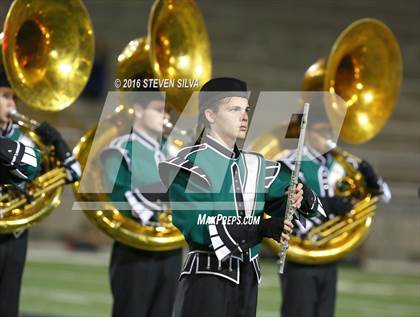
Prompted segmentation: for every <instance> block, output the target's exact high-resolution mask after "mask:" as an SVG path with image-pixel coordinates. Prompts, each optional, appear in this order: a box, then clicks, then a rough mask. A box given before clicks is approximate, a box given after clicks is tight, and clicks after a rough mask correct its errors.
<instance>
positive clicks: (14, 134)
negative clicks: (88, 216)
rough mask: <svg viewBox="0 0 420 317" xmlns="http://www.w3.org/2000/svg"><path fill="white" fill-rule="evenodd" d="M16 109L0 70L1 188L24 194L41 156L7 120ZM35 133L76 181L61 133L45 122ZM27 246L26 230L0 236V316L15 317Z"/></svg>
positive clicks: (75, 169) (75, 166)
mask: <svg viewBox="0 0 420 317" xmlns="http://www.w3.org/2000/svg"><path fill="white" fill-rule="evenodd" d="M15 108H16V96H15V93H14V91H13V89H12V88H11V87H10V84H9V81H8V79H7V76H6V74H5V73H4V70H3V69H2V67H1V66H0V129H1V137H0V145H1V146H0V172H1V173H0V175H1V176H0V185H5V184H10V185H13V186H15V188H16V189H17V190H19V191H23V192H24V191H25V184H26V183H27V182H30V181H31V180H33V179H34V178H35V177H36V176H38V174H39V172H40V171H41V153H40V151H39V149H38V147H37V145H36V144H35V143H34V142H33V141H32V140H31V139H30V138H29V137H27V136H26V135H25V134H23V133H22V131H21V130H20V128H19V126H18V125H16V124H14V123H13V121H12V119H11V118H10V116H9V111H10V110H12V109H15ZM36 133H37V134H38V135H39V136H40V137H41V139H42V141H43V142H44V143H45V144H47V145H54V147H55V153H56V156H57V158H58V159H59V160H60V161H61V163H62V165H63V166H64V167H65V168H66V171H67V180H68V182H73V181H75V180H77V179H78V178H79V176H80V166H79V164H78V162H77V161H76V159H75V158H74V157H73V155H72V153H71V151H70V149H69V147H68V145H67V144H66V143H65V141H64V140H63V138H62V137H61V135H60V133H59V132H58V131H57V130H56V129H55V128H53V127H52V126H50V125H49V124H48V123H46V122H44V123H42V124H41V125H40V126H39V127H38V128H37V129H36ZM0 216H4V215H0ZM27 245H28V232H27V230H24V231H19V232H14V233H11V234H0V316H5V317H14V316H18V310H19V294H20V287H21V281H22V274H23V269H24V265H25V259H26V250H27Z"/></svg>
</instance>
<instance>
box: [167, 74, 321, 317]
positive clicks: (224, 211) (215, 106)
mask: <svg viewBox="0 0 420 317" xmlns="http://www.w3.org/2000/svg"><path fill="white" fill-rule="evenodd" d="M199 107H200V119H199V126H198V130H197V132H198V133H201V132H202V131H203V130H202V129H201V128H204V133H203V134H202V139H201V143H198V144H196V145H195V146H192V147H187V148H184V149H182V150H181V151H180V152H179V153H178V155H177V156H176V157H174V158H172V159H170V160H169V161H166V162H162V163H160V165H159V172H160V175H161V178H162V181H163V182H164V183H165V185H167V187H168V188H169V194H170V201H171V204H172V210H173V223H174V224H175V226H177V227H178V228H179V229H180V230H181V231H182V233H183V234H184V237H185V239H186V241H187V242H188V245H189V248H190V252H189V255H188V258H187V259H186V261H185V264H184V267H183V269H182V273H181V277H180V282H179V286H178V290H177V297H176V301H175V309H174V310H175V316H176V317H181V316H182V317H187V316H201V317H206V316H255V315H256V306H257V292H258V283H259V282H260V280H261V272H260V267H259V260H258V257H259V243H260V241H261V239H262V238H263V237H269V238H273V239H275V240H277V241H279V240H280V238H281V234H282V230H283V228H285V229H286V231H288V232H291V229H292V224H291V223H290V222H287V221H283V216H284V209H285V205H286V200H287V194H286V188H287V186H288V185H289V183H290V176H291V172H290V170H289V169H288V168H287V167H286V166H284V165H282V164H280V163H277V162H272V161H267V160H265V159H264V158H263V157H262V156H261V155H258V154H254V153H245V152H242V151H240V150H239V149H238V147H237V146H236V140H237V139H243V138H244V137H245V135H246V132H247V129H248V111H249V104H248V92H247V86H246V83H245V82H243V81H241V80H238V79H234V78H217V79H212V80H210V81H209V82H207V83H206V84H205V85H204V86H203V87H202V89H201V91H200V96H199ZM294 206H296V207H297V208H300V209H299V210H300V213H301V214H302V215H303V216H305V217H308V216H314V215H316V214H317V213H318V208H319V209H320V210H322V206H321V205H320V204H319V201H318V198H317V197H316V196H315V195H314V194H313V192H312V191H311V190H308V189H307V188H305V187H304V186H303V185H302V184H299V186H298V187H297V190H296V194H295V200H294ZM263 210H264V211H266V212H268V213H270V214H271V215H272V216H273V217H272V218H270V219H262V217H261V215H262V212H263ZM220 216H225V217H228V219H230V220H231V221H232V222H229V220H227V221H217V220H216V219H217V218H218V217H220ZM215 217H216V218H215ZM252 217H255V219H257V220H258V221H255V222H252ZM200 219H201V220H200ZM203 219H207V220H208V221H205V222H204V223H203V222H200V221H202V220H203ZM233 219H235V220H233ZM250 222H251V223H250ZM282 239H288V235H287V234H283V235H282Z"/></svg>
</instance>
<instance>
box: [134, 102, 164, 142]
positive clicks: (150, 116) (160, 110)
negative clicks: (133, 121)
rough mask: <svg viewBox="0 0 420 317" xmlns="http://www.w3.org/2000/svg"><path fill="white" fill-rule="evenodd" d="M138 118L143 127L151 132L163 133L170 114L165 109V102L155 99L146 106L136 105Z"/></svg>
mask: <svg viewBox="0 0 420 317" xmlns="http://www.w3.org/2000/svg"><path fill="white" fill-rule="evenodd" d="M134 109H135V113H136V118H137V120H138V121H139V123H140V124H141V125H142V127H143V128H144V129H145V130H146V131H149V132H151V133H158V134H160V133H162V131H163V128H164V123H165V120H167V119H169V114H168V113H167V112H166V111H165V102H164V101H160V100H154V101H152V102H150V103H149V104H148V105H147V106H146V107H141V106H135V107H134Z"/></svg>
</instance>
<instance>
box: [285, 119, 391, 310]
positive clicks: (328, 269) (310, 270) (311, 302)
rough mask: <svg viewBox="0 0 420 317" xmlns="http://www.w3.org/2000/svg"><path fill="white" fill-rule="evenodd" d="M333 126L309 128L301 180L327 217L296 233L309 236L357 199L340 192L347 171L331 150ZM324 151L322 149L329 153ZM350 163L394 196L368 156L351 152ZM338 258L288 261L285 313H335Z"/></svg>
mask: <svg viewBox="0 0 420 317" xmlns="http://www.w3.org/2000/svg"><path fill="white" fill-rule="evenodd" d="M328 131H329V128H328V127H327V126H326V125H325V124H322V123H317V124H315V125H313V126H312V127H310V129H308V133H307V144H308V146H305V147H304V150H303V157H304V159H303V160H302V163H301V177H300V178H301V181H302V182H304V183H305V185H306V186H308V187H309V188H311V189H312V190H313V191H314V192H315V193H316V194H317V195H318V197H319V198H320V200H321V202H322V205H323V206H324V209H325V212H326V214H327V217H313V218H311V219H308V220H306V222H305V224H304V225H300V224H298V226H295V228H294V232H293V234H294V235H297V236H299V237H301V238H305V235H306V234H307V233H308V232H309V231H310V230H311V229H312V228H313V227H314V226H318V225H320V224H322V223H323V222H325V221H327V220H329V218H331V217H334V216H343V215H345V214H346V213H348V212H349V211H350V210H351V209H352V207H353V202H352V199H351V198H349V197H343V196H338V195H336V191H335V188H336V183H337V181H338V180H339V179H340V178H341V177H343V176H345V175H346V170H345V168H344V167H343V166H342V165H341V164H340V163H339V162H338V161H337V160H336V158H335V155H334V150H333V151H328V143H327V142H328V140H329V139H330V138H329V137H328V135H329V132H328ZM325 152H326V154H323V155H321V154H320V153H325ZM295 158H296V152H295V151H292V152H291V153H290V154H289V155H288V156H287V157H286V158H285V159H284V160H283V161H282V162H284V163H285V164H286V165H288V166H289V167H290V168H293V166H294V160H295ZM346 159H347V160H348V163H349V164H350V165H351V166H352V167H353V168H354V169H355V170H359V171H360V172H361V173H362V175H363V177H364V179H365V180H366V185H367V189H368V191H369V192H370V193H371V194H372V195H373V196H376V195H382V197H383V199H384V200H385V201H389V199H390V198H391V194H390V191H389V189H388V186H387V185H386V183H384V182H383V181H382V179H381V178H380V177H378V176H377V175H376V173H375V171H374V169H373V168H372V166H371V165H370V164H369V163H367V162H366V161H364V160H361V161H360V160H357V159H355V158H354V157H353V156H351V155H349V156H348V157H347V158H346ZM337 270H338V265H337V262H332V263H325V264H316V265H307V264H300V263H294V262H292V261H287V262H286V265H285V270H284V274H282V275H281V276H280V281H281V288H282V297H283V300H282V307H281V316H282V317H301V316H302V317H303V316H304V317H331V316H334V308H335V299H336V292H337Z"/></svg>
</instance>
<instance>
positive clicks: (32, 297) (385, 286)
mask: <svg viewBox="0 0 420 317" xmlns="http://www.w3.org/2000/svg"><path fill="white" fill-rule="evenodd" d="M107 261H108V256H107V255H104V254H102V255H101V254H98V255H97V254H75V255H66V256H62V255H60V256H56V255H42V256H35V257H34V256H30V257H29V259H28V261H27V265H26V268H25V274H24V278H23V288H22V297H21V310H22V312H23V313H24V315H25V316H57V317H58V316H69V317H76V316H86V317H87V316H98V317H99V316H109V315H110V309H111V295H110V289H109V284H108V272H107ZM277 270H278V268H277V265H276V264H275V261H274V260H268V259H267V260H264V261H262V271H263V280H262V284H261V285H260V290H259V304H258V314H257V315H258V316H261V317H263V316H265V317H271V316H279V306H280V289H279V281H278V275H277ZM419 282H420V281H419V276H418V275H415V274H414V275H413V274H411V275H410V274H395V273H393V274H384V273H370V272H369V273H367V272H363V271H362V270H359V269H352V268H341V269H340V271H339V284H338V300H337V307H336V316H357V317H364V316H366V317H371V316H372V317H373V316H375V317H387V316H395V317H417V316H420V313H419V312H420V284H419ZM145 287H147V286H145Z"/></svg>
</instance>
